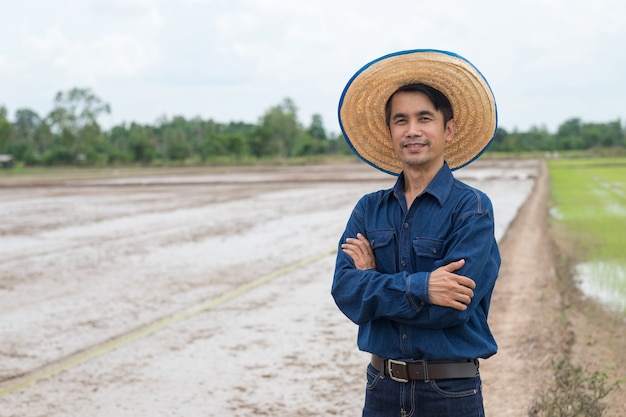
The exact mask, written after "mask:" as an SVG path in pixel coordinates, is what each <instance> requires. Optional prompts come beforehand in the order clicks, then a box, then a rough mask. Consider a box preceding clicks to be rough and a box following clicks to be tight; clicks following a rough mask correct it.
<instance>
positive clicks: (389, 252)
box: [367, 229, 397, 274]
mask: <svg viewBox="0 0 626 417" xmlns="http://www.w3.org/2000/svg"><path fill="white" fill-rule="evenodd" d="M367 238H368V240H369V242H370V245H371V246H372V250H373V251H374V257H375V258H376V270H377V271H378V272H381V273H383V274H393V273H395V272H396V253H397V248H396V246H397V244H396V232H395V230H393V229H389V230H371V231H369V232H367Z"/></svg>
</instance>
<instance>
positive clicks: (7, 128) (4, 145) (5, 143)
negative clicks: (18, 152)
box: [0, 107, 13, 154]
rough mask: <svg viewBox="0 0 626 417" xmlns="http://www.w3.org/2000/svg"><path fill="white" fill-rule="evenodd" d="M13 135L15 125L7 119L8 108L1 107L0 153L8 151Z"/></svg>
mask: <svg viewBox="0 0 626 417" xmlns="http://www.w3.org/2000/svg"><path fill="white" fill-rule="evenodd" d="M12 137H13V126H12V125H11V122H9V120H8V119H7V109H6V108H5V107H0V154H3V153H8V152H9V147H10V144H11V138H12Z"/></svg>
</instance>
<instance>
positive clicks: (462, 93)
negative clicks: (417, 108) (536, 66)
mask: <svg viewBox="0 0 626 417" xmlns="http://www.w3.org/2000/svg"><path fill="white" fill-rule="evenodd" d="M411 83H424V84H427V85H430V86H431V87H434V88H436V89H437V90H439V91H441V92H442V93H443V94H444V95H446V97H448V100H450V103H451V104H452V111H453V113H454V119H455V121H456V134H455V136H454V138H453V139H452V140H451V141H450V142H449V143H448V144H447V145H446V149H445V160H446V162H447V163H448V165H449V166H450V168H451V169H458V168H460V167H462V166H465V165H467V164H468V163H470V162H471V161H473V160H474V159H476V158H477V157H478V156H479V155H480V154H481V153H482V152H484V150H485V149H486V148H487V146H488V145H489V143H490V142H491V140H492V139H493V137H494V135H495V132H496V127H497V112H496V103H495V98H494V96H493V93H492V91H491V88H490V87H489V85H488V84H487V81H486V80H485V79H484V77H483V76H482V74H481V73H480V72H479V71H478V70H477V69H476V68H475V67H474V66H473V65H472V64H470V63H469V62H468V61H466V60H465V59H463V58H461V57H459V56H457V55H454V54H449V53H445V52H443V51H432V50H426V51H421V50H420V51H406V52H402V53H397V54H392V55H387V56H385V57H383V58H381V59H379V60H377V61H373V62H372V63H370V64H368V65H366V66H365V67H363V68H362V69H361V70H360V71H359V72H357V74H356V75H355V76H354V77H353V78H352V79H351V80H350V82H349V83H348V85H347V86H346V88H345V90H344V92H343V95H342V98H341V102H340V105H339V123H340V125H341V129H342V130H343V134H344V136H345V138H346V140H347V141H348V143H349V144H350V146H351V147H352V149H353V150H354V151H355V152H356V153H357V155H358V156H359V157H360V158H362V159H363V160H365V161H366V162H368V163H369V164H371V165H373V166H374V167H376V168H378V169H380V170H381V171H384V172H387V173H390V174H396V175H397V174H399V173H400V172H401V171H402V163H401V161H400V160H399V159H398V158H397V156H396V154H395V152H394V150H393V148H392V146H391V143H390V141H389V134H388V128H387V125H386V123H385V103H386V102H387V100H388V99H389V97H390V96H391V94H393V93H394V92H395V91H396V90H397V89H398V88H399V87H401V86H403V85H406V84H411Z"/></svg>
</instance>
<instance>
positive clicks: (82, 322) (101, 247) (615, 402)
mask: <svg viewBox="0 0 626 417" xmlns="http://www.w3.org/2000/svg"><path fill="white" fill-rule="evenodd" d="M457 176H458V177H459V178H461V179H463V180H466V181H467V182H469V183H471V184H472V185H476V186H477V187H479V188H481V189H483V190H484V191H486V192H487V193H488V194H489V195H490V197H491V198H492V200H493V202H494V206H495V207H496V234H497V237H498V239H499V241H500V244H501V251H502V255H503V268H502V273H501V276H500V278H499V281H498V284H497V287H496V292H495V295H494V299H493V306H492V310H491V314H490V322H491V325H492V327H493V331H494V334H495V336H496V339H497V340H498V343H499V345H500V351H499V353H498V354H497V355H495V356H494V357H493V358H490V359H488V360H485V361H483V362H482V363H481V372H482V375H483V380H484V391H485V401H486V404H485V405H486V408H487V413H488V415H491V416H525V415H527V409H528V406H529V404H530V402H532V400H533V398H534V397H535V395H536V393H537V390H538V389H540V388H541V387H542V386H543V385H545V384H546V383H549V381H550V378H551V372H550V361H551V360H552V358H553V357H556V356H559V355H561V354H567V355H569V356H570V357H572V358H573V359H577V360H582V361H584V362H585V363H590V364H591V365H592V366H595V367H603V369H604V368H608V369H609V370H610V372H611V373H612V375H624V373H623V365H622V364H623V363H624V361H623V359H624V358H623V351H624V350H621V351H620V350H619V349H620V347H621V346H622V344H623V343H624V340H623V334H624V332H623V330H624V329H623V327H620V326H623V322H622V321H620V320H618V319H613V318H612V319H611V320H612V321H610V320H608V319H607V317H608V316H607V314H609V313H606V312H604V310H602V309H601V308H596V307H594V304H593V303H590V302H588V301H586V300H584V299H582V297H581V296H580V294H577V293H576V292H575V291H574V290H573V291H571V292H570V291H567V294H565V292H566V291H564V290H563V288H564V287H565V288H567V286H564V285H563V284H562V282H563V281H562V280H560V279H559V277H560V276H562V275H563V273H562V271H560V269H562V268H557V266H559V265H560V264H558V263H555V259H558V258H559V257H561V256H562V254H561V251H560V250H559V249H558V247H557V246H555V245H554V244H553V242H552V241H551V240H550V238H549V235H548V233H546V232H547V227H548V222H547V196H548V188H547V174H546V172H545V168H544V167H543V166H542V165H541V164H540V163H539V162H537V161H499V162H493V161H477V162H476V163H474V164H472V165H471V166H470V167H467V168H464V169H462V170H460V171H458V172H457ZM393 181H394V180H393V178H392V177H389V176H387V175H384V174H380V173H378V172H376V171H375V170H373V169H372V168H370V167H367V166H365V165H364V164H360V163H357V164H343V165H333V166H308V167H276V168H271V169H270V168H263V169H261V168H246V169H241V170H237V171H229V170H228V169H220V170H216V169H213V170H193V171H191V170H170V171H168V172H164V171H157V172H150V173H146V172H143V173H141V172H139V173H138V172H132V173H129V172H126V171H110V172H108V173H106V172H105V173H103V172H99V173H98V174H97V175H94V174H85V173H84V172H81V173H80V175H76V174H66V173H64V174H58V175H55V176H47V177H45V178H42V177H20V178H16V177H0V218H2V219H3V221H2V223H0V242H1V243H0V416H1V417H9V416H10V417H17V416H86V415H89V416H103V417H104V416H110V417H113V416H115V417H119V416H137V415H150V416H222V415H230V416H252V415H255V416H256V415H265V416H278V415H290V416H312V415H337V416H355V415H360V409H361V405H362V401H363V389H364V383H365V380H364V377H365V373H364V370H365V365H366V363H367V360H368V357H367V355H366V354H364V353H362V352H359V351H358V350H357V348H356V343H355V338H356V328H355V326H354V325H353V324H352V323H350V322H349V321H348V320H347V319H346V318H345V317H344V316H342V315H341V313H340V312H339V311H338V310H337V308H336V307H335V306H334V304H333V302H332V299H331V297H330V294H329V288H330V282H331V280H332V270H333V265H334V253H335V250H336V244H337V239H338V238H339V235H340V234H341V232H342V230H343V227H344V225H345V221H346V220H347V217H348V215H349V213H350V210H351V209H352V207H353V206H354V204H355V203H356V201H357V200H358V198H359V197H360V196H361V195H362V194H364V193H366V192H370V191H374V190H377V189H380V188H388V187H389V186H391V184H392V183H393ZM520 208H521V209H520ZM583 306H584V307H583ZM598 316H601V321H602V323H603V326H597V325H596V324H595V321H594V320H595V318H596V317H598ZM609 316H610V314H609ZM564 317H565V319H563V318H564ZM611 317H612V316H611ZM603 331H604V332H605V333H603ZM616 334H617V335H619V336H615V335H616ZM615 339H617V342H615V343H613V342H611V343H606V341H608V340H611V341H612V340H615ZM620 343H622V344H620ZM616 352H617V353H616ZM620 361H621V362H620ZM620 373H621V374H620ZM609 400H610V401H611V408H610V410H609V413H607V415H611V416H623V415H626V411H625V409H624V408H623V407H624V406H623V405H622V404H621V402H620V401H619V394H612V395H611V396H610V397H609Z"/></svg>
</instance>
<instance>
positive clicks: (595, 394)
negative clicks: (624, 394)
mask: <svg viewBox="0 0 626 417" xmlns="http://www.w3.org/2000/svg"><path fill="white" fill-rule="evenodd" d="M553 367H554V381H553V384H552V385H551V386H549V387H548V388H546V389H544V390H543V391H542V392H541V393H540V394H539V397H538V398H537V399H536V400H535V401H534V402H533V404H532V405H531V406H530V409H529V411H528V415H529V416H530V417H600V416H602V413H604V410H605V408H606V405H605V404H603V403H602V402H601V400H602V399H603V398H604V397H606V396H607V395H608V394H609V393H610V392H611V391H612V390H613V389H615V388H618V385H619V381H617V382H614V383H611V384H608V383H607V378H608V377H607V375H606V373H604V372H598V371H596V372H593V373H588V372H587V371H586V370H584V369H583V368H581V367H580V366H576V365H573V364H571V363H570V362H569V361H568V360H566V359H561V360H560V361H558V362H555V363H554V364H553Z"/></svg>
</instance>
